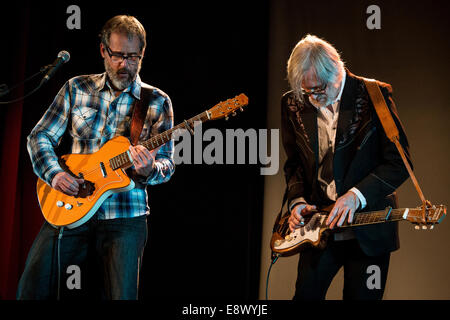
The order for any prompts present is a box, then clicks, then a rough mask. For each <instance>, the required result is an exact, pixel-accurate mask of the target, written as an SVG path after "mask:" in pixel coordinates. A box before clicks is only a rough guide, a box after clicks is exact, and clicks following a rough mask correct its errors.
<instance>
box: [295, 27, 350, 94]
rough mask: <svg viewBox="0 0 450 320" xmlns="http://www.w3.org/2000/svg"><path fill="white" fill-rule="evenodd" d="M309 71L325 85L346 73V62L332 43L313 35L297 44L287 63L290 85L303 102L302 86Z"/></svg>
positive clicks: (307, 36)
mask: <svg viewBox="0 0 450 320" xmlns="http://www.w3.org/2000/svg"><path fill="white" fill-rule="evenodd" d="M309 70H311V71H312V72H313V73H314V74H315V75H316V77H317V79H318V81H320V82H321V83H323V84H326V83H327V84H328V83H330V82H334V81H335V80H336V78H337V77H338V75H339V74H340V73H342V72H343V71H344V62H343V61H342V60H341V56H340V54H339V53H338V52H337V50H336V49H335V48H334V47H333V46H332V45H331V44H330V43H328V42H326V41H325V40H323V39H320V38H318V37H316V36H314V35H311V34H308V35H306V36H305V37H304V38H303V39H302V40H300V41H299V42H298V43H297V45H296V46H295V48H294V49H293V50H292V53H291V56H290V57H289V60H288V63H287V77H288V81H289V85H290V87H291V89H292V90H293V91H294V94H295V95H296V96H297V98H298V99H299V100H300V101H303V95H302V93H301V85H302V82H303V79H304V77H305V74H306V73H307V72H308V71H309Z"/></svg>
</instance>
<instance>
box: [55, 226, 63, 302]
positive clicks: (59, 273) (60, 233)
mask: <svg viewBox="0 0 450 320" xmlns="http://www.w3.org/2000/svg"><path fill="white" fill-rule="evenodd" d="M63 231H64V227H61V228H59V234H58V242H57V252H58V292H57V295H56V300H59V297H60V295H59V292H60V289H61V238H62V236H63Z"/></svg>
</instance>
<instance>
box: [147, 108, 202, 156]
mask: <svg viewBox="0 0 450 320" xmlns="http://www.w3.org/2000/svg"><path fill="white" fill-rule="evenodd" d="M209 119H210V116H209V113H208V111H205V112H203V113H200V114H198V115H196V116H195V117H192V118H190V119H189V120H186V121H184V122H182V123H180V124H178V125H177V126H175V127H173V128H171V129H169V130H167V131H164V132H163V133H160V134H158V135H156V136H154V137H151V138H150V139H148V140H146V141H144V142H142V143H141V145H143V146H144V147H146V148H147V149H148V150H153V149H156V148H158V147H159V146H162V145H163V144H165V143H167V142H169V141H170V140H171V139H173V138H174V137H175V136H176V135H179V134H180V133H181V130H189V131H191V130H193V128H194V125H195V122H199V121H200V122H206V121H208V120H209ZM187 126H189V127H187Z"/></svg>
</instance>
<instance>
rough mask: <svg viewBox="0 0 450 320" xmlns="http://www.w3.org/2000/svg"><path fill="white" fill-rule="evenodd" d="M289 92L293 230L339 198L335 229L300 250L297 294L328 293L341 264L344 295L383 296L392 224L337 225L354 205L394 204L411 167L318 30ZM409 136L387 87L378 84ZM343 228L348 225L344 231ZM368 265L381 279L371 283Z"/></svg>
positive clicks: (286, 135) (306, 43) (290, 68)
mask: <svg viewBox="0 0 450 320" xmlns="http://www.w3.org/2000/svg"><path fill="white" fill-rule="evenodd" d="M287 72H288V80H289V84H290V87H291V89H292V90H291V91H289V92H287V93H286V94H284V96H283V98H282V104H281V108H282V120H281V121H282V123H281V126H282V139H283V145H284V148H285V151H286V154H287V161H286V164H285V166H284V171H285V177H286V183H287V200H288V207H289V210H290V212H291V215H290V217H289V227H290V229H291V231H293V230H294V229H295V228H299V227H300V226H302V225H303V223H304V217H305V216H308V215H309V214H311V213H312V212H313V211H314V210H315V209H317V208H321V207H325V206H328V205H331V204H333V203H334V207H333V209H332V211H331V212H330V214H329V216H328V219H327V220H326V224H327V225H328V226H329V227H330V228H331V229H333V231H334V232H333V234H332V235H331V236H330V237H329V239H328V243H327V245H326V247H325V249H323V250H322V249H317V248H308V249H305V250H304V251H302V252H301V254H300V259H299V265H298V277H297V283H296V292H295V296H294V299H325V296H326V293H327V290H328V287H329V286H330V284H331V281H332V280H333V278H334V276H335V275H336V273H337V272H338V271H339V269H340V268H341V267H344V290H343V298H344V299H382V297H383V293H384V288H385V284H386V278H387V272H388V267H389V259H390V252H392V251H394V250H397V249H398V248H399V241H398V225H397V223H395V222H391V223H384V224H374V225H368V226H361V227H352V228H346V229H340V230H339V228H338V227H340V226H342V224H343V223H344V222H345V221H347V222H348V223H351V222H352V220H353V217H354V214H355V212H356V211H362V212H364V211H374V210H381V209H384V208H385V207H387V206H391V207H396V203H397V198H396V195H395V190H396V189H397V188H398V187H399V186H400V185H401V184H402V183H403V182H404V181H405V180H406V179H407V177H408V172H407V170H406V168H405V166H404V164H403V162H402V159H401V156H400V154H399V153H398V152H397V150H396V147H395V145H394V144H393V143H391V142H390V141H389V139H388V138H387V137H386V134H385V133H384V131H383V128H382V125H381V123H380V121H379V119H378V117H377V115H376V111H375V109H374V106H373V103H372V101H371V100H370V98H369V95H368V92H367V89H366V87H365V85H364V82H363V79H362V78H361V77H358V76H355V75H353V74H352V73H351V72H350V71H349V70H348V69H346V68H345V66H344V63H343V61H342V59H341V57H340V55H339V53H338V52H337V51H336V49H335V48H334V47H333V46H332V45H331V44H329V43H328V42H326V41H324V40H322V39H320V38H318V37H316V36H314V35H307V36H305V37H304V38H303V39H302V40H301V41H300V42H298V44H297V45H296V46H295V48H294V50H293V51H292V53H291V56H290V58H289V61H288V65H287ZM377 83H378V85H379V86H380V89H381V92H382V94H383V96H384V98H385V101H386V103H387V105H388V107H389V109H390V112H391V114H392V116H393V118H394V120H395V122H396V124H397V126H398V128H399V131H400V142H401V144H402V146H403V147H404V148H405V150H406V153H407V155H408V156H409V154H408V151H407V150H408V149H407V148H408V142H407V139H406V135H405V133H404V130H403V127H402V125H401V123H400V120H399V118H398V115H397V110H396V107H395V104H394V102H393V100H392V88H391V86H390V85H388V84H386V83H382V82H377ZM342 230H345V231H342ZM369 266H376V267H378V268H377V270H379V271H380V272H379V276H380V281H379V285H378V286H375V288H374V287H373V286H368V285H367V280H368V277H369V276H370V275H371V273H368V272H367V270H368V267H369Z"/></svg>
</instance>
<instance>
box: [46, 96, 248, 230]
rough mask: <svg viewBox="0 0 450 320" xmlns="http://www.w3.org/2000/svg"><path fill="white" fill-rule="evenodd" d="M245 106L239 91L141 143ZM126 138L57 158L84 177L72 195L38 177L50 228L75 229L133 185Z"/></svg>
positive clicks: (151, 144)
mask: <svg viewBox="0 0 450 320" xmlns="http://www.w3.org/2000/svg"><path fill="white" fill-rule="evenodd" d="M247 105H248V98H247V96H246V95H245V94H240V95H238V96H236V97H234V98H232V99H228V100H226V101H223V102H220V103H218V104H217V105H215V106H214V107H212V108H211V109H209V110H207V111H205V112H203V113H201V114H199V115H197V116H195V117H193V118H191V119H189V120H186V121H184V122H183V123H181V124H179V125H177V126H175V127H173V128H171V129H169V130H167V131H165V132H163V133H160V134H158V135H156V136H153V137H152V138H150V139H149V140H147V141H145V142H143V143H141V144H142V145H143V146H144V147H146V148H147V149H148V150H154V149H156V148H158V147H160V146H161V145H163V144H165V143H167V142H168V141H170V140H171V139H172V138H173V137H174V136H175V135H177V134H181V132H182V131H181V130H183V129H185V130H189V131H190V132H192V128H193V127H194V125H195V124H198V123H200V122H205V121H208V120H217V119H221V118H226V119H228V116H229V115H230V114H231V115H236V111H237V110H240V111H243V107H245V106H247ZM130 146H131V143H130V141H129V140H128V139H127V138H125V137H123V136H117V137H115V138H113V139H111V140H110V141H108V142H107V143H105V144H104V145H103V146H102V147H101V148H100V149H99V150H98V151H97V152H95V153H92V154H67V155H64V156H62V157H61V159H60V164H61V167H62V168H63V169H64V170H65V171H67V172H69V173H70V174H71V175H73V176H74V177H80V178H83V179H84V181H85V182H84V183H83V184H82V185H81V186H80V188H79V192H78V194H77V195H76V196H69V195H66V194H64V193H62V192H60V191H57V190H55V189H53V188H52V187H51V186H49V185H48V184H47V183H45V182H44V181H43V180H41V179H38V182H37V196H38V199H39V205H40V207H41V211H42V214H43V216H44V218H45V219H46V220H47V221H48V223H50V224H51V225H52V226H54V227H67V228H69V229H70V228H75V227H78V226H80V225H82V224H83V223H85V222H86V221H88V220H89V219H90V218H91V217H92V216H93V215H94V214H95V212H96V211H97V209H98V208H99V207H100V206H101V204H102V203H103V202H104V201H105V199H106V198H108V197H109V196H110V195H111V194H113V193H117V192H123V191H127V190H131V189H133V188H134V186H135V185H134V182H133V180H131V179H130V178H129V177H128V176H127V174H126V173H125V170H126V169H128V168H130V167H131V166H132V165H133V163H132V159H131V155H130V153H129V151H128V148H129V147H130Z"/></svg>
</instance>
